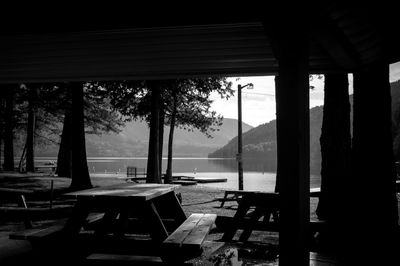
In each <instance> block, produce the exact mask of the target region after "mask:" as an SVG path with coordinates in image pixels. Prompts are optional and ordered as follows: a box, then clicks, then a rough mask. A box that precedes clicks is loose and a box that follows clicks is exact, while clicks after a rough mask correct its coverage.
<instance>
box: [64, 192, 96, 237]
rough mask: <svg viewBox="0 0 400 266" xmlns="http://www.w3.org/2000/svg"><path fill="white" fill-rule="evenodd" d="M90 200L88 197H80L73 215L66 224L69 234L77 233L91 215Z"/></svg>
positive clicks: (66, 230)
mask: <svg viewBox="0 0 400 266" xmlns="http://www.w3.org/2000/svg"><path fill="white" fill-rule="evenodd" d="M89 210H90V201H89V200H88V199H79V198H78V201H77V202H76V204H75V207H74V209H73V210H72V213H71V216H70V217H69V219H68V220H67V222H66V224H65V228H64V230H65V232H66V235H68V236H73V235H75V234H76V235H77V234H78V233H79V231H80V230H81V229H82V227H83V225H84V224H85V222H86V218H87V217H88V215H89Z"/></svg>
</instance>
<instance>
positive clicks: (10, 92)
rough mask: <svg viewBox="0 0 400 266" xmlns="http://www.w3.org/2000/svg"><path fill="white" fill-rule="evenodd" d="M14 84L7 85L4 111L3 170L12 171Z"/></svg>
mask: <svg viewBox="0 0 400 266" xmlns="http://www.w3.org/2000/svg"><path fill="white" fill-rule="evenodd" d="M15 90H16V88H15V85H10V86H7V88H6V92H5V111H4V115H5V118H4V167H3V168H4V170H6V171H14V125H15V124H14V121H15V120H14V103H15Z"/></svg>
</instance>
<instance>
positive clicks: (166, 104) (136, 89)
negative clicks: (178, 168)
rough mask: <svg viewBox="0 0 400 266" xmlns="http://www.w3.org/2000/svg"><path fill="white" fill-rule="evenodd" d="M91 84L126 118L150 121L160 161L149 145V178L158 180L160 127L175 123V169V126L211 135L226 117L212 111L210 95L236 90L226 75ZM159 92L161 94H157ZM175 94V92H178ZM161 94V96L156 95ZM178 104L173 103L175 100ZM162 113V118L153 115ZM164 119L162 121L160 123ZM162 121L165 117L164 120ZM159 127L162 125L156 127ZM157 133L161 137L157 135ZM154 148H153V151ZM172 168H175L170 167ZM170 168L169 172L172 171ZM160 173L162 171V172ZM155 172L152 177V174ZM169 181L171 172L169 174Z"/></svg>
mask: <svg viewBox="0 0 400 266" xmlns="http://www.w3.org/2000/svg"><path fill="white" fill-rule="evenodd" d="M88 87H89V88H92V89H93V90H95V91H97V93H101V95H102V97H108V98H110V102H111V104H112V105H113V106H114V108H115V110H118V111H119V112H121V114H122V115H124V116H125V117H126V120H132V119H144V120H146V121H147V123H148V124H149V125H150V140H149V146H150V145H153V143H154V141H157V143H158V145H159V147H158V148H157V150H158V154H157V158H158V162H157V165H156V164H155V159H154V158H153V156H156V155H154V153H155V150H156V149H155V148H154V147H153V146H152V148H149V154H148V162H149V161H150V162H151V163H150V164H148V171H149V170H150V171H151V173H149V172H148V176H149V180H147V181H148V182H154V181H155V180H154V179H153V175H154V174H153V172H152V171H153V170H152V169H155V168H156V169H161V166H160V161H161V157H160V156H161V155H162V154H161V152H160V147H161V144H162V143H161V141H160V140H161V134H160V131H161V130H160V129H161V128H163V125H164V124H169V125H171V124H172V125H174V126H171V128H170V137H169V143H171V144H170V145H169V149H168V150H169V152H168V153H169V161H170V163H169V165H168V166H167V169H171V168H172V167H171V161H172V143H173V132H174V131H173V129H174V127H175V125H176V126H179V127H181V128H183V129H186V130H189V131H190V130H193V129H195V128H196V129H199V130H200V131H201V132H203V133H204V134H206V135H207V136H210V137H211V132H212V131H215V130H216V128H215V127H216V126H219V125H220V124H221V121H222V117H221V116H218V115H217V114H216V113H215V112H214V111H211V100H209V99H208V98H209V96H210V94H211V93H212V92H213V91H216V92H217V93H219V94H220V95H221V97H226V98H228V97H230V96H231V95H232V93H233V91H232V90H231V84H230V83H229V82H227V81H226V79H225V78H193V79H177V80H162V81H151V82H149V81H115V82H95V83H91V84H90V85H89V86H88ZM154 93H156V94H159V96H157V95H155V94H154ZM174 94H175V96H174ZM155 98H157V99H155ZM174 99H175V104H172V105H171V102H174ZM160 113H161V114H162V113H164V116H165V119H163V118H160ZM153 116H157V117H158V122H156V121H155V119H153V118H152V117H153ZM160 121H161V124H160V123H159V122H160ZM162 121H165V122H164V123H163V122H162ZM155 127H158V129H157V130H156V129H155ZM156 135H157V137H156ZM150 151H151V152H150ZM168 171H169V172H171V170H168ZM168 171H167V172H168ZM158 175H159V174H158ZM150 176H151V177H150ZM166 180H167V182H168V181H169V180H170V176H169V177H167V179H166ZM157 182H159V181H157Z"/></svg>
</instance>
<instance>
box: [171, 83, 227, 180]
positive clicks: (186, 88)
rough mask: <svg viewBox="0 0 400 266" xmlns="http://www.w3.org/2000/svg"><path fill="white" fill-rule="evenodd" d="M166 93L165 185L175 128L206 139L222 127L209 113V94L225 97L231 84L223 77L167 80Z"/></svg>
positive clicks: (220, 117) (213, 112)
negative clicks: (200, 135)
mask: <svg viewBox="0 0 400 266" xmlns="http://www.w3.org/2000/svg"><path fill="white" fill-rule="evenodd" d="M168 85H169V86H170V88H169V90H168V92H169V93H168V94H167V95H166V97H165V98H166V99H165V101H168V102H170V103H172V104H169V105H167V106H168V107H169V116H168V118H169V125H170V132H169V139H168V165H167V171H166V175H165V182H166V183H169V182H171V181H172V153H173V135H174V128H175V126H180V127H181V128H184V129H187V130H193V129H198V130H200V131H201V132H203V133H204V134H206V135H207V136H208V137H212V135H211V132H213V131H215V130H217V129H216V128H217V127H218V126H220V125H221V124H222V119H223V118H222V116H220V115H217V114H216V112H215V111H211V110H210V108H211V103H212V101H211V100H209V96H210V94H211V93H212V92H213V91H215V92H217V93H218V94H219V95H220V96H221V97H225V98H229V97H230V96H231V95H232V94H233V91H232V89H231V86H232V84H231V83H229V82H227V81H226V79H225V78H203V79H200V78H198V79H180V80H174V81H170V82H169V84H168Z"/></svg>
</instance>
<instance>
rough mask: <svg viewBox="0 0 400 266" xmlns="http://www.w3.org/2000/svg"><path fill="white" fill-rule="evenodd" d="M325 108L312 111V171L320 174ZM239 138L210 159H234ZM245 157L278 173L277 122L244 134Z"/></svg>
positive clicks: (215, 152) (321, 107)
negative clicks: (323, 110) (321, 139)
mask: <svg viewBox="0 0 400 266" xmlns="http://www.w3.org/2000/svg"><path fill="white" fill-rule="evenodd" d="M322 109H323V106H317V107H314V108H312V109H310V156H311V157H310V158H311V165H310V168H311V171H312V172H318V171H319V165H320V164H321V151H320V149H319V136H320V135H321V126H322V113H323V112H322ZM237 142H238V140H237V137H234V138H233V139H232V140H230V141H229V143H228V144H226V145H225V146H223V147H222V148H220V149H217V150H216V151H214V152H212V153H210V154H209V155H208V157H209V158H233V157H235V156H236V153H237V146H238V143H237ZM242 143H243V157H244V158H245V159H252V160H260V158H261V160H262V161H263V162H264V163H265V165H264V167H265V170H266V171H276V120H272V121H270V122H268V123H265V124H262V125H259V126H258V127H255V128H253V129H250V130H249V131H247V132H246V133H244V134H243V141H242Z"/></svg>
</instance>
